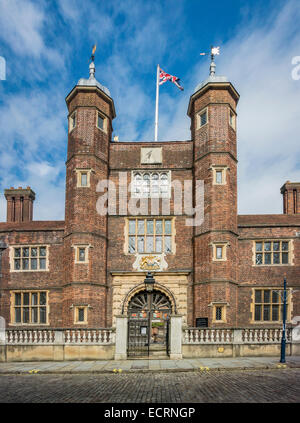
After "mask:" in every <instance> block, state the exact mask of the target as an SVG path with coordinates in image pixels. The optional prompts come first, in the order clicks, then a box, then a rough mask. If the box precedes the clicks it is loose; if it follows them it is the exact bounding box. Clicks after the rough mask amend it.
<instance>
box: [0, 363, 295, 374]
mask: <svg viewBox="0 0 300 423" xmlns="http://www.w3.org/2000/svg"><path fill="white" fill-rule="evenodd" d="M299 368H300V365H288V364H287V365H286V366H284V367H283V366H282V365H265V366H260V367H254V366H248V367H246V366H241V367H213V368H206V369H205V368H203V369H200V368H193V369H180V368H179V369H128V370H123V369H122V372H121V374H139V373H142V374H144V373H182V372H185V373H187V372H189V373H197V372H198V373H202V374H203V373H211V372H232V371H247V370H249V371H253V370H288V369H299ZM118 373H119V372H118ZM51 374H55V375H59V374H61V375H84V374H91V375H100V374H116V372H114V371H113V370H105V369H104V370H82V371H80V370H74V371H72V370H53V371H51V370H37V371H34V372H33V371H32V370H27V371H22V370H21V371H18V370H11V371H3V372H2V371H0V376H1V375H51ZM119 374H120V373H119Z"/></svg>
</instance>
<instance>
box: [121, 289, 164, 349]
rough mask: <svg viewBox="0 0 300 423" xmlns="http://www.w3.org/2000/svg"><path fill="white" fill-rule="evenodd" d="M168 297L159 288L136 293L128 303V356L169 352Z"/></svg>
mask: <svg viewBox="0 0 300 423" xmlns="http://www.w3.org/2000/svg"><path fill="white" fill-rule="evenodd" d="M170 313H171V304H170V301H169V299H168V298H167V297H166V296H165V295H164V294H162V293H161V292H159V291H153V292H151V293H149V292H146V291H143V292H141V293H138V294H136V295H135V296H134V297H133V298H132V300H131V301H130V304H129V306H128V348H127V354H128V356H129V357H137V356H149V355H150V354H152V353H153V354H159V353H160V352H163V353H167V354H168V353H169V315H170Z"/></svg>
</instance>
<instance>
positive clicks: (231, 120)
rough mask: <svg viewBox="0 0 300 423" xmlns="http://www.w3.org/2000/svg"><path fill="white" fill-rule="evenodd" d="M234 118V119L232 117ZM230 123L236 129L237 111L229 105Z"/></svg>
mask: <svg viewBox="0 0 300 423" xmlns="http://www.w3.org/2000/svg"><path fill="white" fill-rule="evenodd" d="M231 118H232V119H231ZM228 121H229V125H230V126H231V128H232V129H233V130H234V131H236V113H235V112H234V111H233V110H232V109H231V108H230V107H229V119H228Z"/></svg>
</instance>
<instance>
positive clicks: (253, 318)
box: [251, 286, 292, 324]
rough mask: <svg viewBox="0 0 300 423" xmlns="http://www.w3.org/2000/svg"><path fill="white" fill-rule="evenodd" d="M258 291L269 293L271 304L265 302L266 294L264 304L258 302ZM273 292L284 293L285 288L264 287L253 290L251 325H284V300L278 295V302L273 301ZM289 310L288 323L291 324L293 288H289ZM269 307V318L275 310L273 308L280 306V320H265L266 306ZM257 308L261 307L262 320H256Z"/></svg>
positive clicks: (287, 314) (287, 312)
mask: <svg viewBox="0 0 300 423" xmlns="http://www.w3.org/2000/svg"><path fill="white" fill-rule="evenodd" d="M256 291H269V292H270V295H269V298H270V301H269V302H265V301H264V298H263V297H264V295H265V294H264V292H263V294H262V300H263V301H262V302H256V299H255V292H256ZM273 291H282V292H283V288H280V287H268V286H263V287H255V288H252V295H251V323H252V324H266V323H267V324H276V323H277V324H282V317H283V316H282V313H283V311H282V309H283V300H282V299H281V296H280V295H279V294H278V302H274V301H273ZM286 304H287V309H286V321H287V322H290V321H291V311H292V299H291V288H287V301H286ZM265 305H268V306H269V307H270V310H269V316H270V317H272V310H273V306H278V316H279V319H278V320H272V319H271V320H264V319H263V317H264V306H265ZM256 306H261V311H260V317H261V319H260V320H255V313H256Z"/></svg>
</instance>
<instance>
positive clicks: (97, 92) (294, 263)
mask: <svg viewBox="0 0 300 423" xmlns="http://www.w3.org/2000/svg"><path fill="white" fill-rule="evenodd" d="M238 99H239V95H238V93H237V92H236V90H235V89H234V87H233V86H232V85H231V83H229V82H222V83H220V82H213V81H210V82H208V83H207V84H206V85H204V86H202V87H201V88H200V89H199V90H198V91H197V92H196V93H195V94H193V95H192V96H191V99H190V104H189V108H188V115H189V116H190V118H191V140H189V141H177V142H174V141H173V142H171V141H168V142H155V143H154V142H113V141H112V140H111V139H112V130H113V128H112V121H113V119H114V117H115V109H114V103H113V100H112V99H111V98H110V97H109V96H108V95H107V94H106V93H105V92H104V91H102V90H101V89H100V88H99V86H96V85H95V86H82V85H77V86H75V88H74V89H73V90H72V91H71V93H70V94H69V95H68V96H67V98H66V102H67V107H68V112H69V114H68V118H69V119H71V118H72V116H73V117H75V120H74V121H76V123H75V124H74V128H71V127H70V130H69V134H68V155H67V161H66V201H65V221H53V222H50V221H44V222H41V221H32V206H33V201H34V198H35V194H34V192H33V191H32V190H31V189H30V188H29V187H28V188H26V189H22V188H18V189H14V188H10V189H8V190H5V197H6V199H7V222H5V223H0V241H1V242H3V243H5V244H6V247H7V248H6V249H3V253H2V270H1V274H2V276H1V285H0V293H1V297H0V315H1V316H3V317H4V318H5V320H6V324H7V326H8V327H9V326H13V327H22V326H23V327H25V326H26V327H33V326H34V327H42V326H43V325H45V324H46V325H47V326H49V327H54V328H61V327H63V328H70V327H75V326H78V323H76V322H75V320H74V315H75V314H74V313H75V312H74V310H75V308H76V307H86V308H87V323H84V325H85V326H84V327H89V328H98V327H111V326H114V325H115V317H116V315H118V314H121V313H122V312H124V310H125V312H126V309H127V308H126V307H127V305H128V301H129V300H130V298H132V296H133V295H134V294H135V293H136V292H139V290H143V289H144V288H143V280H144V277H145V269H144V270H141V269H140V268H138V267H137V266H138V265H139V263H140V262H139V260H140V259H141V258H143V257H146V258H147V256H149V255H150V256H153V255H154V256H155V253H151V254H146V253H143V254H140V256H141V257H140V256H139V255H138V254H137V253H135V254H131V253H129V251H128V234H127V232H126V231H127V228H128V224H129V223H128V217H132V216H133V215H132V214H130V213H129V212H128V210H124V209H122V208H121V209H120V198H121V197H120V195H119V192H120V190H119V188H120V186H119V184H120V181H121V179H120V175H121V176H122V177H123V178H126V182H125V188H124V186H123V195H125V194H124V192H125V191H127V196H128V199H129V198H130V194H129V193H128V187H129V186H130V183H131V182H132V172H133V171H138V170H140V171H143V172H145V171H149V172H150V171H151V172H154V171H159V172H163V171H164V172H170V175H171V180H172V182H173V181H178V182H179V183H181V184H184V181H186V180H190V181H193V183H194V187H195V184H196V181H198V180H201V181H203V182H204V221H203V222H202V223H201V225H198V226H187V225H186V219H187V217H189V216H187V215H186V211H185V210H184V209H183V213H182V214H178V213H177V211H176V206H175V201H174V200H175V199H176V200H178V197H176V195H175V196H174V191H173V190H172V196H171V201H170V213H169V214H166V213H165V209H164V207H163V200H162V199H155V200H154V201H152V199H146V200H145V202H146V203H147V204H148V206H149V209H150V205H151V202H152V206H153V207H154V206H155V207H156V211H155V213H154V214H152V215H151V214H149V215H147V214H145V213H142V216H140V218H148V219H150V218H165V219H172V225H173V226H172V228H173V234H172V236H173V244H172V249H173V250H172V253H171V254H166V255H164V256H162V257H161V260H162V262H164V263H165V265H164V266H165V267H162V268H160V269H156V270H155V271H154V273H155V279H156V282H157V285H156V289H158V290H161V292H164V293H165V295H167V296H169V298H170V299H171V298H172V301H171V302H172V307H173V310H172V311H173V312H175V311H176V312H177V313H179V314H182V315H183V322H184V324H185V325H188V326H195V324H196V319H197V318H199V317H202V318H203V317H205V318H207V319H208V325H209V326H213V327H217V326H228V327H242V326H251V325H254V324H259V323H260V322H257V321H255V322H254V320H253V316H254V311H253V310H254V289H255V288H264V287H265V288H273V289H276V288H281V287H282V284H283V277H284V276H286V278H287V282H288V287H289V288H293V289H294V290H297V289H298V290H299V291H298V292H294V293H293V294H291V304H290V309H289V315H288V317H289V319H291V318H292V317H293V316H297V315H300V295H299V293H300V288H299V286H300V200H299V196H300V183H291V182H289V181H288V182H287V183H285V184H284V186H283V187H282V188H281V192H282V194H283V204H284V212H283V214H282V215H249V216H248V215H243V216H239V215H238V214H237V138H236V130H235V124H232V123H231V122H230V118H231V117H232V116H233V117H234V122H235V117H236V106H237V102H238ZM203 110H206V111H207V120H206V122H205V123H204V125H202V126H200V125H199V113H202V111H203ZM98 115H99V116H100V118H101V122H104V123H103V128H100V127H98V126H97V122H98V120H97V119H98ZM143 148H161V151H162V160H161V162H159V163H153V164H145V163H142V162H141V149H143ZM218 169H222V170H223V176H222V177H223V178H225V179H224V181H223V183H216V181H215V178H216V176H215V175H216V173H215V172H216V170H218ZM81 172H83V173H86V174H87V175H88V183H87V184H84V186H80V184H78V181H80V177H81V176H80V175H81ZM103 180H109V181H111V182H113V183H114V184H115V187H116V193H117V196H116V198H115V199H112V197H111V198H110V201H111V200H112V201H111V203H110V204H112V205H113V207H115V208H116V212H115V213H114V214H113V215H111V214H110V215H100V214H99V212H98V211H97V207H98V205H99V204H100V203H99V204H98V200H99V197H100V196H101V195H102V192H101V189H100V188H99V186H98V183H99V181H103ZM175 197H176V198H175ZM139 201H140V200H137V201H136V203H137V205H138V203H139ZM182 205H183V199H182ZM137 217H139V216H137ZM282 240H284V241H288V242H289V251H288V254H289V262H288V263H287V264H271V265H267V264H263V265H256V264H255V254H256V252H255V242H259V241H265V242H267V241H272V242H273V243H274V242H276V241H282ZM276 245H277V244H276ZM26 246H29V247H30V246H31V247H32V248H33V249H34V250H30V252H29V254H31V255H32V256H31V258H30V260H31V261H30V262H29V261H26V260H27V259H26V258H25V259H24V260H25V261H24V263H23V258H21V259H20V260H19V259H18V257H17V256H16V254H19V253H17V252H15V248H22V247H26ZM40 246H46V247H47V251H48V253H47V266H46V268H45V269H39V270H35V269H32V268H31V269H27V268H23V267H22V269H17V271H16V268H15V266H17V264H15V262H16V261H17V262H18V263H19V262H20V263H21V264H20V266H25V267H26V266H28V264H27V263H30V264H29V266H34V265H35V264H34V263H36V261H35V258H34V257H35V256H33V254H36V251H38V250H37V249H38V248H39V247H40ZM217 246H221V247H222V248H223V249H222V254H223V256H222V259H218V258H216V256H215V254H216V251H217V250H216V248H217ZM79 247H81V248H83V249H84V250H85V255H86V256H85V260H83V261H82V262H80V260H78V259H77V258H76V257H77V254H78V251H79V250H78V248H79ZM274 248H275V247H274ZM276 248H277V247H276ZM20 251H21V250H20ZM21 254H23V250H22V251H21ZM24 254H25V253H24ZM26 254H27V252H26ZM142 256H143V257H142ZM274 260H275V259H274ZM31 263H32V264H31ZM137 263H138V264H137ZM18 265H19V264H18ZM20 291H22V292H35V291H46V292H47V293H48V294H47V295H48V304H47V312H48V317H47V322H46V323H45V324H41V323H37V324H28V323H24V324H23V325H22V324H20V323H15V322H14V315H13V314H14V305H15V304H14V299H13V296H14V293H15V292H20ZM216 306H221V307H223V310H225V311H226V318H225V317H224V319H219V321H216V319H215V315H214V313H215V307H216ZM23 307H25V308H26V304H25V305H24V306H23ZM175 307H176V310H175ZM224 316H225V314H224ZM262 323H264V325H265V326H278V325H279V324H280V323H279V322H271V321H265V322H262Z"/></svg>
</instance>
